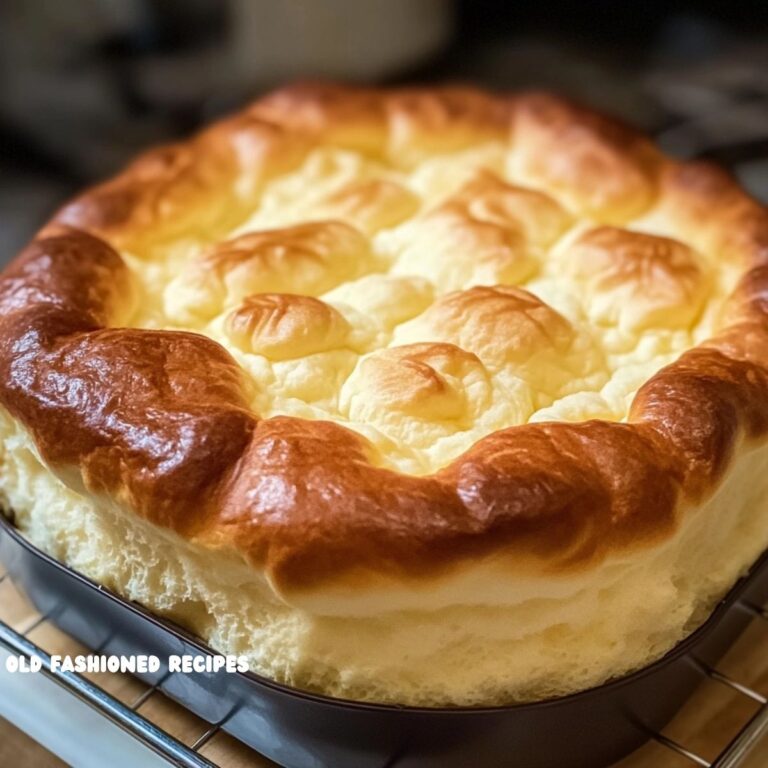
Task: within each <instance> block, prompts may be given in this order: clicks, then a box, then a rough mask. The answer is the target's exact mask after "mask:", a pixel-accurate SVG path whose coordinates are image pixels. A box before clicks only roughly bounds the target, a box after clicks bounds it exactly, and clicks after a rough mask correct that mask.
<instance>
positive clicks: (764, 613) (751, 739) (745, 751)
mask: <svg viewBox="0 0 768 768" xmlns="http://www.w3.org/2000/svg"><path fill="white" fill-rule="evenodd" d="M6 578H7V576H6V575H2V574H0V584H2V582H3V581H4V580H5V579H6ZM737 607H738V608H739V609H742V610H746V611H748V612H749V613H751V614H752V615H753V616H754V617H755V618H756V619H757V620H760V621H765V622H768V609H765V608H763V607H761V606H756V605H751V604H748V603H743V602H742V603H740V604H739V605H738V606H737ZM48 621H50V616H38V617H36V618H35V619H34V620H33V621H32V622H31V623H30V624H29V625H28V626H26V627H24V628H23V629H21V630H20V631H17V630H15V629H13V628H12V627H10V626H9V625H8V624H6V623H5V622H3V621H2V620H0V646H2V647H3V648H5V649H6V650H8V651H9V652H10V653H13V654H15V655H18V656H24V657H26V658H27V659H31V658H33V657H36V658H38V659H39V660H40V662H41V663H42V669H41V672H42V674H44V675H46V676H47V677H49V678H50V679H52V680H54V681H55V682H56V683H57V684H59V685H60V686H62V687H63V688H65V689H66V690H67V691H68V692H69V693H71V694H72V695H74V696H76V697H77V698H79V699H80V700H82V701H83V702H85V703H86V704H88V705H89V706H90V707H92V708H93V709H94V710H95V711H97V712H99V713H100V714H101V715H102V716H104V717H106V718H108V719H109V720H110V721H112V722H113V723H115V724H116V725H118V726H119V727H120V728H122V729H123V730H124V731H126V732H128V733H129V734H130V735H131V736H133V737H134V738H136V739H138V740H139V741H140V742H141V743H142V744H144V745H145V746H146V747H148V748H149V749H151V750H152V751H153V752H155V753H156V754H158V755H160V756H161V757H163V758H164V759H165V760H167V761H168V762H169V763H170V764H171V765H176V766H182V767H183V768H216V766H217V764H216V763H213V762H211V760H209V759H207V758H206V757H204V756H203V755H201V754H200V750H201V749H202V748H203V747H204V746H205V745H206V744H208V743H209V741H210V740H211V739H212V738H213V737H214V736H216V735H217V734H218V733H219V731H220V730H221V726H222V723H219V724H215V725H211V726H210V727H208V728H207V730H205V731H204V732H203V733H202V734H201V735H199V736H197V737H196V738H195V739H194V740H193V741H192V742H191V743H188V744H187V743H184V742H183V741H181V740H179V739H178V738H176V737H175V736H172V735H171V734H170V733H168V732H167V731H165V730H163V729H162V728H161V727H160V726H158V725H157V724H156V723H154V722H153V721H152V720H151V719H149V718H148V717H146V716H144V715H142V714H141V712H140V711H139V710H141V709H142V708H143V707H145V705H146V704H147V702H148V701H149V700H150V699H151V698H152V697H154V696H157V695H159V691H160V686H161V685H162V683H163V682H164V680H163V679H160V680H158V681H157V682H156V684H155V685H153V686H150V687H148V688H146V689H145V690H143V691H142V692H141V693H140V694H139V695H138V696H136V697H135V698H134V699H133V700H132V701H129V702H127V703H125V702H122V701H120V700H119V699H117V698H115V697H114V696H112V695H111V694H109V693H107V692H106V691H105V690H104V689H103V688H101V687H99V686H98V685H96V684H95V683H93V682H91V681H90V680H88V679H87V678H85V677H83V676H82V675H79V674H76V673H74V672H65V671H61V670H58V669H57V670H54V669H52V667H51V656H50V655H49V653H48V652H47V651H46V650H45V649H43V648H41V647H39V646H38V645H36V644H35V643H34V642H32V641H31V640H30V639H29V637H28V635H29V634H30V633H31V632H32V631H33V630H35V629H37V628H38V627H40V626H41V625H43V624H44V623H46V622H48ZM693 661H694V664H695V666H696V668H697V669H698V670H699V671H700V672H701V676H702V680H704V679H709V680H712V681H714V682H715V683H716V684H718V685H721V686H725V687H726V688H728V689H730V690H731V691H734V692H735V693H736V694H738V695H739V696H741V697H744V698H745V699H747V700H749V701H750V702H752V703H754V704H757V705H758V708H757V710H756V711H755V712H754V714H753V715H752V716H751V718H750V719H749V720H748V721H747V722H746V723H744V725H743V726H742V727H741V729H740V730H739V731H738V733H737V734H736V735H735V736H734V737H733V738H732V739H731V741H730V743H728V744H726V745H724V746H723V748H722V751H721V752H720V754H719V755H718V756H717V757H716V758H715V759H714V760H708V759H706V758H704V757H702V755H700V754H698V753H697V752H696V751H694V750H693V749H691V748H689V747H688V746H686V745H685V744H683V743H681V742H680V741H678V740H675V739H673V738H670V737H669V736H667V735H665V734H663V733H651V734H649V735H650V736H651V738H652V739H653V740H655V741H656V742H657V743H658V744H660V745H661V746H662V747H664V748H665V749H667V750H670V751H672V752H674V753H676V754H677V755H680V756H682V757H683V758H685V759H686V760H688V761H689V763H691V764H692V765H695V766H700V767H701V768H739V766H742V765H744V764H745V761H746V760H747V758H748V757H749V756H750V754H751V753H752V751H753V749H754V747H755V746H756V745H757V744H758V743H759V742H760V740H761V738H762V737H764V736H768V697H766V696H764V695H763V694H761V693H759V692H758V691H756V690H754V689H753V688H752V687H750V686H749V685H746V684H744V683H742V682H740V681H738V680H735V679H733V677H731V676H729V675H726V674H725V673H723V672H722V671H720V670H718V669H715V668H712V667H709V666H707V665H705V664H703V663H702V662H700V661H696V660H693ZM224 768H226V767H224ZM382 768H383V767H382Z"/></svg>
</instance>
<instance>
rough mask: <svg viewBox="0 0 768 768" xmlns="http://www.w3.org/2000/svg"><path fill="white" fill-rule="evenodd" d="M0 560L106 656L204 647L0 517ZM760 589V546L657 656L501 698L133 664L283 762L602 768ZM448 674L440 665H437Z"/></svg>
mask: <svg viewBox="0 0 768 768" xmlns="http://www.w3.org/2000/svg"><path fill="white" fill-rule="evenodd" d="M0 560H2V562H3V564H4V565H5V567H6V569H7V571H8V573H9V575H10V577H11V579H12V580H13V581H14V582H15V583H16V585H17V586H19V587H20V588H21V589H22V590H23V591H24V592H26V594H27V595H28V597H29V598H30V600H31V601H32V603H33V604H34V605H35V607H36V608H37V609H38V610H39V611H40V612H41V613H42V614H43V615H44V616H46V618H47V619H48V620H49V621H51V622H52V623H53V624H55V625H56V626H58V627H59V628H60V629H62V630H63V631H64V632H66V633H68V634H69V635H71V636H72V637H74V638H75V639H77V640H79V641H80V642H81V643H83V644H84V645H86V646H87V647H89V648H98V649H99V653H107V654H116V655H119V654H125V655H129V654H154V655H156V656H158V657H159V658H160V659H161V662H163V661H164V660H166V659H167V658H168V656H170V655H172V654H189V655H206V656H210V655H214V654H215V651H213V650H212V649H210V648H209V647H207V646H206V645H205V643H204V642H203V641H201V640H200V639H199V638H196V637H194V636H192V635H191V634H190V633H189V632H187V631H185V630H184V629H182V628H181V627H178V626H176V625H175V624H173V623H172V622H169V621H167V620H164V619H160V618H158V617H157V616H154V615H153V614H151V613H150V612H148V611H147V610H146V609H144V608H142V606H140V605H137V604H135V603H131V602H128V601H126V600H124V599H122V598H120V597H119V596H117V595H115V594H113V593H111V592H110V591H108V590H106V589H104V588H103V587H100V586H99V585H98V584H95V583H94V582H91V581H90V580H88V579H86V578H85V577H83V576H81V575H80V574H78V573H76V572H75V571H73V570H71V569H70V568H67V567H66V566H64V565H62V564H61V563H59V562H57V561H55V560H54V559H52V558H51V557H49V556H48V555H46V554H44V553H43V552H41V551H40V550H38V549H37V548H35V547H34V546H32V545H31V544H30V543H29V542H28V541H26V540H25V539H24V538H23V536H22V535H21V534H20V533H19V532H18V531H17V530H16V529H15V528H14V527H13V525H12V523H11V522H10V521H8V520H7V519H6V518H5V517H3V516H2V515H0ZM766 600H768V553H766V554H764V555H763V556H762V557H761V558H760V559H759V560H758V561H757V562H756V563H755V565H754V566H753V567H752V568H751V569H750V571H749V573H748V574H747V575H746V576H745V577H744V578H742V579H741V580H739V581H738V582H737V583H736V584H735V585H734V587H733V588H732V589H731V590H730V592H729V593H728V594H727V595H726V597H725V598H724V599H723V600H722V601H721V602H720V603H719V604H718V606H717V607H716V608H715V610H714V611H713V613H712V614H711V616H710V617H709V618H708V619H707V621H706V622H705V623H704V624H703V625H702V626H701V627H699V629H697V630H696V631H695V632H694V633H692V634H691V635H690V636H689V637H687V638H686V639H685V640H683V641H682V642H681V643H679V644H678V645H677V646H676V647H675V648H674V649H672V650H671V651H670V652H669V653H667V654H666V655H665V656H664V657H663V658H662V659H660V660H658V661H656V662H655V663H653V664H651V665H649V666H647V667H644V668H643V669H641V670H638V671H636V672H634V673H632V674H630V675H627V676H625V677H622V678H619V679H616V680H613V681H610V682H608V683H605V684H603V685H601V686H598V687H596V688H592V689H590V690H587V691H583V692H580V693H576V694H573V695H570V696H565V697H561V698H557V699H551V700H547V701H540V702H533V703H527V704H516V705H511V706H506V707H473V708H421V707H398V706H390V705H377V704H369V703H361V702H354V701H346V700H342V699H334V698H329V697H325V696H320V695H315V694H312V693H308V692H305V691H300V690H296V689H293V688H290V687H288V686H284V685H280V684H278V683H275V682H274V681H272V680H268V679H266V678H263V677H260V676H258V675H256V674H253V673H226V672H223V671H221V672H217V673H215V672H210V673H205V672H203V673H190V674H180V673H177V674H170V675H169V674H168V673H167V669H166V668H165V667H164V666H162V667H161V669H160V670H159V671H158V672H156V673H154V674H149V673H148V674H143V675H142V674H138V675H137V677H139V678H141V679H142V680H143V681H144V682H146V683H148V684H149V685H152V686H156V687H157V688H158V689H159V690H161V691H162V692H163V693H164V694H165V695H167V696H169V697H170V698H172V699H174V700H175V701H177V702H179V703H180V704H182V705H183V706H184V707H186V708H187V709H189V710H191V711H192V712H193V713H194V714H196V715H197V716H198V717H200V718H202V719H204V720H206V721H207V722H209V723H211V724H217V725H219V726H220V727H221V728H222V730H224V731H226V732H228V733H230V734H231V735H232V736H234V737H236V738H237V739H240V740H241V741H243V742H245V743H246V744H248V745H249V746H251V747H253V748H254V749H255V750H256V751H258V752H259V753H261V754H262V755H265V756H266V757H269V758H271V759H272V760H274V761H275V762H277V763H279V764H280V765H283V766H286V768H321V767H322V768H385V766H388V767H391V768H394V767H395V766H397V768H438V767H439V768H466V767H467V766H473V768H497V767H498V766H503V765H514V766H519V768H604V767H605V766H608V765H611V764H612V763H614V762H616V761H617V760H619V759H621V758H622V757H623V756H625V755H626V754H628V753H629V752H631V751H633V750H634V749H636V748H637V747H639V746H640V745H641V744H642V743H643V742H644V741H646V740H647V739H648V738H649V736H650V734H652V733H655V732H659V731H660V730H661V729H662V728H663V727H664V726H665V725H666V724H667V723H668V722H669V720H670V719H671V718H672V717H673V715H674V714H675V713H676V712H677V710H678V709H679V708H680V707H681V706H682V704H683V703H684V702H685V700H686V699H687V698H688V696H689V695H690V694H691V693H692V692H693V690H694V688H695V687H696V686H697V685H698V684H699V682H700V681H701V679H702V669H705V668H707V667H711V666H714V665H715V663H716V662H717V661H718V659H719V658H720V657H721V656H722V655H723V654H724V653H725V651H726V650H727V649H728V648H729V646H730V645H731V644H732V643H733V642H734V640H735V639H736V638H737V637H738V636H739V634H740V633H741V632H742V631H743V630H744V629H745V628H746V626H747V625H748V624H749V623H750V621H751V619H752V618H753V616H754V613H753V610H752V609H750V606H753V605H762V604H763V603H764V602H766ZM446 674H450V670H446Z"/></svg>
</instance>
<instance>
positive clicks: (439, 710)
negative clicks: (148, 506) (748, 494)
mask: <svg viewBox="0 0 768 768" xmlns="http://www.w3.org/2000/svg"><path fill="white" fill-rule="evenodd" d="M0 528H2V529H3V530H4V531H5V533H6V534H7V535H8V536H10V537H11V538H12V539H13V540H14V541H15V542H16V543H17V544H19V545H20V546H21V547H23V548H24V549H25V550H26V551H28V552H29V553H30V554H32V555H33V556H35V557H37V558H39V559H41V560H43V561H44V562H46V563H48V564H49V565H51V566H52V567H53V568H55V569H56V570H58V571H61V572H62V573H65V574H67V575H68V576H70V577H73V578H74V579H75V580H77V581H78V582H80V583H81V584H83V585H85V586H86V587H88V588H90V589H92V590H96V591H98V592H99V593H100V594H101V595H103V596H104V597H106V598H108V599H109V600H111V601H112V602H115V603H117V604H119V605H121V606H123V607H124V608H127V609H128V610H130V611H131V612H132V613H134V614H136V615H138V616H140V617H141V618H142V619H144V620H145V621H148V622H149V623H150V624H152V625H154V626H156V627H157V628H159V629H160V630H164V631H166V632H170V633H172V634H175V635H176V636H178V637H180V638H181V639H182V640H184V641H185V642H187V643H189V644H190V645H192V646H194V647H195V648H196V649H197V650H199V651H200V652H201V653H203V654H206V655H209V656H216V655H220V654H219V653H218V652H217V651H215V650H213V649H212V648H211V647H210V646H208V645H206V644H205V643H204V642H203V641H202V640H201V639H200V638H199V637H197V636H195V635H193V634H191V633H190V632H189V631H188V630H186V629H184V627H181V626H179V625H177V624H175V623H174V622H172V621H170V620H168V619H163V618H160V617H159V616H156V615H155V614H154V613H152V612H151V611H149V610H148V609H147V608H145V607H144V606H142V605H141V604H139V603H135V602H132V601H129V600H126V599H124V598H122V597H120V595H118V594H116V593H114V592H112V591H111V590H109V589H107V588H106V587H103V586H101V585H100V584H98V583H97V582H95V581H92V580H91V579H89V578H87V577H86V576H83V575H82V574H81V573H78V572H77V571H75V570H73V569H72V568H70V567H68V566H66V565H64V564H63V563H61V562H59V561H58V560H56V559H55V558H53V557H51V556H50V555H48V554H47V553H45V552H43V551H42V550H41V549H38V548H37V547H36V546H34V544H32V543H31V542H29V541H27V539H26V538H24V536H23V535H22V534H21V533H20V532H19V531H18V530H17V529H16V527H15V526H14V525H13V523H12V522H11V521H10V520H9V519H8V518H7V517H6V516H5V514H4V513H3V511H2V510H0ZM764 563H768V550H766V551H765V552H764V553H763V554H762V555H761V556H760V557H759V558H758V559H757V560H756V561H755V562H754V563H753V564H752V566H751V567H750V568H749V571H748V572H747V573H745V574H744V575H743V576H742V577H741V578H740V579H739V580H738V581H737V582H736V583H735V584H734V585H733V586H732V587H731V589H730V590H729V591H728V593H727V594H726V595H725V597H724V598H723V599H722V600H721V601H720V602H719V603H718V604H717V606H716V607H715V608H714V610H713V611H712V612H711V613H710V615H709V617H708V618H707V619H706V621H705V622H704V623H703V624H702V625H701V626H699V627H698V628H697V629H696V630H694V631H693V632H691V633H690V634H689V635H687V636H686V637H685V638H683V640H681V641H680V642H679V643H677V645H675V646H674V647H673V648H671V649H670V650H669V651H668V652H667V653H666V654H664V656H662V657H661V658H659V659H657V660H656V661H654V662H652V663H651V664H648V665H646V666H645V667H641V668H640V669H638V670H635V671H634V672H630V673H629V674H627V675H623V676H622V677H618V678H614V679H612V680H608V681H607V682H605V683H602V684H601V685H598V686H594V687H592V688H587V689H585V690H582V691H577V692H576V693H571V694H568V695H566V696H558V697H554V698H550V699H543V700H540V701H531V702H523V703H519V704H509V705H506V706H504V705H501V706H493V707H415V706H407V705H399V704H379V703H375V702H365V701H355V700H353V699H343V698H338V697H333V696H324V695H322V694H318V693H312V692H310V691H305V690H302V689H300V688H292V687H291V686H289V685H284V684H282V683H278V682H276V681H275V680H271V679H269V678H268V677H263V676H261V675H258V674H256V673H255V672H233V673H231V674H234V675H237V676H239V677H242V678H245V679H247V680H250V681H252V682H254V683H256V684H258V685H262V686H264V687H266V688H270V689H272V690H274V691H276V692H278V693H281V694H283V695H285V696H290V697H293V698H298V699H303V700H308V701H313V702H316V703H319V704H323V705H325V706H331V707H336V708H339V709H356V710H366V711H378V712H381V711H399V712H413V713H422V714H443V715H446V714H451V715H464V716H467V715H473V714H475V715H481V714H487V713H493V712H496V713H502V712H513V711H526V710H533V709H536V710H541V709H545V708H548V707H552V706H560V705H562V704H563V703H565V702H572V701H578V700H580V699H589V698H591V697H592V696H594V695H595V693H596V692H598V691H600V692H605V691H609V690H616V689H619V688H622V687H624V686H627V685H631V684H632V683H633V682H635V681H636V680H638V679H640V678H644V677H647V676H649V675H653V674H655V673H657V672H658V671H659V670H660V669H661V668H663V667H665V666H666V665H667V664H668V663H669V662H670V661H672V660H673V659H677V658H680V657H682V656H685V655H687V654H688V652H689V651H690V649H691V647H693V646H696V645H697V644H698V643H699V641H700V640H701V639H703V638H704V637H705V636H706V635H708V634H709V633H710V632H711V631H712V630H713V629H714V628H715V627H716V626H717V624H718V623H719V621H720V619H721V618H722V617H723V616H724V615H725V614H726V613H727V612H728V611H729V610H730V609H731V608H732V607H733V606H734V605H735V604H737V603H738V602H739V600H740V598H741V595H742V593H743V592H744V590H745V589H746V587H747V586H748V585H749V581H750V575H751V574H752V573H754V572H755V571H757V570H759V569H760V568H761V566H762V565H763V564H764ZM692 663H693V662H692Z"/></svg>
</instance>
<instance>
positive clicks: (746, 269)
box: [0, 84, 768, 600]
mask: <svg viewBox="0 0 768 768" xmlns="http://www.w3.org/2000/svg"><path fill="white" fill-rule="evenodd" d="M766 264H768V213H767V212H766V210H765V209H764V208H763V207H761V206H760V205H759V204H758V203H757V202H755V201H754V200H753V199H751V198H750V197H749V196H748V195H747V194H745V193H744V192H743V191H742V190H741V189H740V188H739V186H738V185H737V184H736V183H735V182H734V181H733V180H732V179H731V178H730V177H729V176H728V175H727V174H725V173H724V172H723V171H721V170H718V169H717V168H714V167H712V166H709V165H706V164H701V163H678V162H675V161H672V160H670V159H668V158H666V157H664V156H663V155H662V154H661V153H660V152H659V151H658V150H657V149H656V148H655V147H654V146H653V145H652V144H651V143H650V142H649V141H648V140H647V139H645V138H643V137H642V136H641V135H639V134H637V133H635V132H634V131H632V130H631V129H629V128H627V127H626V126H624V125H621V124H619V123H617V122H615V121H613V120H611V119H608V118H606V117H603V116H601V115H598V114H595V113H594V112H591V111H590V110H588V109H584V108H581V107H578V106H575V105H573V104H571V103H569V102H566V101H564V100H562V99H559V98H556V97H553V96H550V95H546V94H538V93H528V94H519V95H505V96H495V95H491V94H489V93H485V92H482V91H479V90H474V89H469V88H428V89H418V88H413V89H390V90H377V89H366V88H352V87H342V86H336V85H327V84H301V85H297V86H293V87H289V88H285V89H283V90H280V91H278V92H276V93H273V94H270V95H268V96H266V97H264V98H262V99H260V100H259V101H257V102H256V103H254V104H252V105H251V106H249V107H248V108H247V109H245V110H244V111H243V112H241V113H240V114H238V115H236V116H235V117H232V118H229V119H226V120H224V121H222V122H220V123H217V124H216V125H214V126H212V127H210V128H208V129H206V130H205V131H203V132H202V133H200V134H199V135H197V136H196V137H194V138H192V139H190V140H189V141H186V142H183V143H180V144H175V145H171V146H167V147H162V148H160V149H156V150H153V151H151V152H149V153H147V154H145V155H143V156H142V157H140V158H138V159H137V160H136V161H135V162H133V163H132V164H131V165H129V166H128V167H127V168H126V169H125V170H124V171H123V172H122V173H121V174H119V175H118V176H117V177H115V178H114V179H112V180H110V181H107V182H106V183H104V184H102V185H100V186H97V187H95V188H93V189H91V190H88V191H86V192H85V193H84V194H83V195H82V196H80V197H79V198H77V199H76V200H74V201H73V202H71V203H70V204H69V205H67V206H66V207H65V208H64V209H63V210H61V211H60V212H59V213H58V214H57V215H56V216H55V218H54V220H53V221H52V222H51V223H50V224H49V225H47V226H46V227H45V228H44V229H43V230H42V231H41V232H40V233H39V234H38V235H37V236H36V237H35V238H34V240H33V241H32V242H31V243H30V245H29V246H28V247H27V248H26V249H25V250H24V251H23V252H22V253H21V254H20V255H19V257H18V258H17V259H16V260H15V261H14V262H13V263H12V264H11V265H10V266H9V267H8V268H7V269H6V270H5V271H4V273H3V275H2V279H1V280H0V402H1V403H2V405H3V406H4V407H5V408H6V409H7V410H8V411H9V412H10V413H11V414H12V415H13V417H14V418H16V419H17V420H19V421H20V422H22V423H23V425H24V426H25V427H26V428H27V429H28V430H29V431H30V432H31V434H32V436H33V437H34V440H35V442H36V445H37V447H38V450H39V452H40V455H41V457H42V458H43V460H44V461H45V462H46V463H47V464H48V465H49V466H50V467H51V468H52V469H53V470H54V471H55V472H56V473H57V474H58V475H59V477H61V478H62V480H63V481H64V482H65V483H67V484H68V485H70V486H71V487H73V488H75V489H77V490H79V491H80V492H83V493H88V494H92V495H95V496H99V497H107V498H109V499H111V500H112V501H113V502H114V503H117V504H119V505H121V506H122V507H123V508H125V509H127V510H130V511H131V512H132V513H135V514H138V515H140V516H142V517H144V518H146V519H148V520H150V521H152V522H154V523H156V524H157V525H159V526H164V527H166V528H169V529H172V530H173V531H175V532H176V533H177V534H179V535H181V536H183V537H186V538H188V539H190V540H193V541H194V542H196V543H197V544H199V545H200V546H204V547H209V548H219V549H227V550H235V551H237V552H239V553H241V554H242V556H243V557H244V558H245V559H246V560H247V561H248V562H249V563H251V564H252V566H253V567H254V568H257V569H260V570H263V572H264V573H265V574H266V577H267V579H268V580H269V582H270V583H271V584H272V585H273V587H274V589H275V590H276V591H277V592H278V593H279V594H281V595H282V596H283V597H284V598H285V599H287V600H290V599H296V598H298V597H299V596H300V595H302V594H306V593H307V592H308V591H312V590H319V589H324V588H325V587H326V586H327V585H331V584H344V585H346V586H347V587H351V588H354V589H358V588H365V586H366V585H370V584H374V583H382V582H383V583H393V582H397V583H400V584H413V583H415V582H417V581H418V582H419V583H426V582H427V581H428V580H430V579H434V578H436V577H438V576H440V575H441V574H444V573H446V572H449V571H453V570H455V569H458V568H464V567H471V566H472V563H475V562H478V560H479V559H483V558H494V559H495V560H496V561H497V562H498V563H500V564H501V565H502V566H506V567H508V568H509V569H510V571H514V572H520V573H524V574H526V575H527V576H535V575H536V574H542V573H546V574H549V575H552V574H568V573H571V572H572V571H573V570H574V569H584V568H589V567H594V566H595V565H596V564H598V563H600V562H602V561H603V560H604V559H605V558H606V557H610V556H613V555H616V554H618V553H623V552H625V551H628V550H630V549H632V548H638V547H647V546H649V545H651V544H654V543H659V542H663V541H664V540H665V539H666V538H668V537H670V536H671V535H672V533H673V532H674V530H675V529H676V527H677V525H678V523H679V521H680V518H681V515H683V514H684V513H685V510H686V509H689V508H690V507H692V506H694V505H695V504H697V503H699V502H700V501H701V500H702V499H703V498H704V497H705V496H707V495H708V494H710V493H711V492H712V491H713V489H714V488H715V487H716V485H717V483H718V482H719V480H720V478H721V477H722V475H723V473H725V472H726V471H727V469H728V466H729V462H730V459H731V457H732V455H733V453H734V450H735V448H736V446H737V444H740V443H741V442H743V441H744V440H752V441H755V440H757V439H763V438H764V436H765V434H766V431H767V430H768V371H767V370H766V366H767V365H768V268H767V267H766Z"/></svg>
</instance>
